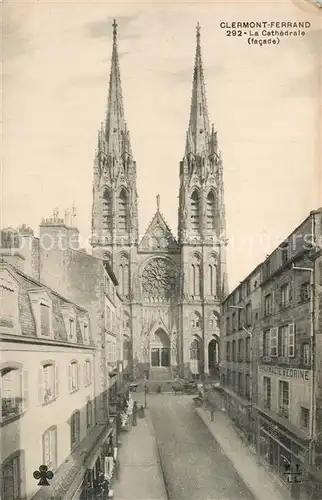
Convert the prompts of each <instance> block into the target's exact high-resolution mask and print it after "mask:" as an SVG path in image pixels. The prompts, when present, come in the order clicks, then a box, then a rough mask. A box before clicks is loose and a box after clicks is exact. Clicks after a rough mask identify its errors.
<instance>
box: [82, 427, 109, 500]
mask: <svg viewBox="0 0 322 500" xmlns="http://www.w3.org/2000/svg"><path fill="white" fill-rule="evenodd" d="M117 452H118V450H117V441H116V432H115V429H113V430H112V431H111V433H110V434H109V436H108V438H107V440H106V441H105V442H104V444H103V446H101V448H100V450H99V452H98V455H97V456H93V457H92V459H91V461H90V463H89V464H88V468H87V471H86V474H85V476H84V480H83V484H82V488H81V492H80V495H79V496H75V497H74V498H73V500H76V498H77V499H79V500H107V499H108V498H111V497H112V496H113V490H112V483H113V480H114V478H115V475H116V471H117V460H118V457H117Z"/></svg>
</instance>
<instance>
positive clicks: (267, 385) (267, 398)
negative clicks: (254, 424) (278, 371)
mask: <svg viewBox="0 0 322 500" xmlns="http://www.w3.org/2000/svg"><path fill="white" fill-rule="evenodd" d="M263 386H264V387H263V388H264V394H263V396H264V408H267V409H268V410H270V409H271V379H270V378H269V377H263Z"/></svg>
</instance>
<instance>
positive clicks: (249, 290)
mask: <svg viewBox="0 0 322 500" xmlns="http://www.w3.org/2000/svg"><path fill="white" fill-rule="evenodd" d="M250 292H251V286H250V280H247V281H246V295H249V294H250Z"/></svg>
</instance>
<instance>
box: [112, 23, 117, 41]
mask: <svg viewBox="0 0 322 500" xmlns="http://www.w3.org/2000/svg"><path fill="white" fill-rule="evenodd" d="M112 26H113V42H114V43H116V37H117V24H116V19H114V21H113V24H112Z"/></svg>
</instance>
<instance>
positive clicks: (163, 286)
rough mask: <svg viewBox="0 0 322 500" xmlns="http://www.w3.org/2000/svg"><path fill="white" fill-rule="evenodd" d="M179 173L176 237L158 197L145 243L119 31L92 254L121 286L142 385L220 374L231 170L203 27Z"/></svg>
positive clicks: (127, 343) (96, 182) (127, 341)
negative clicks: (207, 76) (213, 107)
mask: <svg viewBox="0 0 322 500" xmlns="http://www.w3.org/2000/svg"><path fill="white" fill-rule="evenodd" d="M138 97H139V96H138ZM138 168H139V167H138ZM178 168H179V186H178V188H179V206H178V234H177V236H175V235H173V234H172V232H171V230H170V228H169V226H168V224H167V223H166V221H165V219H164V217H163V215H162V213H161V212H160V200H159V196H157V209H156V212H155V214H154V215H153V217H152V219H151V222H150V224H149V226H148V228H147V230H146V232H145V234H144V236H143V237H142V238H141V239H140V238H139V223H138V193H137V186H136V172H137V165H136V162H135V160H134V155H133V153H132V148H131V141H130V133H129V130H128V128H127V124H126V121H125V114H124V105H123V96H122V86H121V76H120V66H119V57H118V40H117V24H116V22H115V21H114V23H113V47H112V60H111V72H110V81H109V92H108V109H107V115H106V120H105V123H103V124H102V126H101V128H100V130H99V132H98V145H97V149H96V152H95V161H94V173H93V176H94V179H93V208H92V248H93V255H94V256H95V257H98V258H101V259H103V260H104V261H107V262H109V264H110V265H111V266H112V268H113V269H114V272H115V274H116V276H117V279H118V282H119V293H120V295H121V297H122V300H123V305H124V330H123V331H124V357H125V358H127V360H128V366H129V367H130V375H131V376H132V377H134V379H136V378H141V377H142V376H144V375H146V374H149V376H150V377H151V378H156V379H157V378H167V377H168V378H171V377H172V376H174V375H176V374H179V375H181V376H189V377H194V378H198V377H200V376H201V377H202V376H205V375H208V374H216V373H218V369H219V332H220V331H219V319H220V303H221V301H222V299H223V298H224V296H226V295H227V293H228V290H227V286H228V285H227V273H226V245H227V240H226V222H225V205H224V185H223V165H222V159H221V153H220V150H219V147H218V140H217V132H216V131H215V128H214V125H210V123H209V117H208V109H207V100H206V90H205V81H204V73H203V66H202V56H201V41H200V26H199V24H198V26H197V36H196V54H195V62H194V69H193V83H192V97H191V104H190V119H189V124H188V130H187V135H186V144H185V149H184V155H183V158H182V159H181V161H180V162H178Z"/></svg>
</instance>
